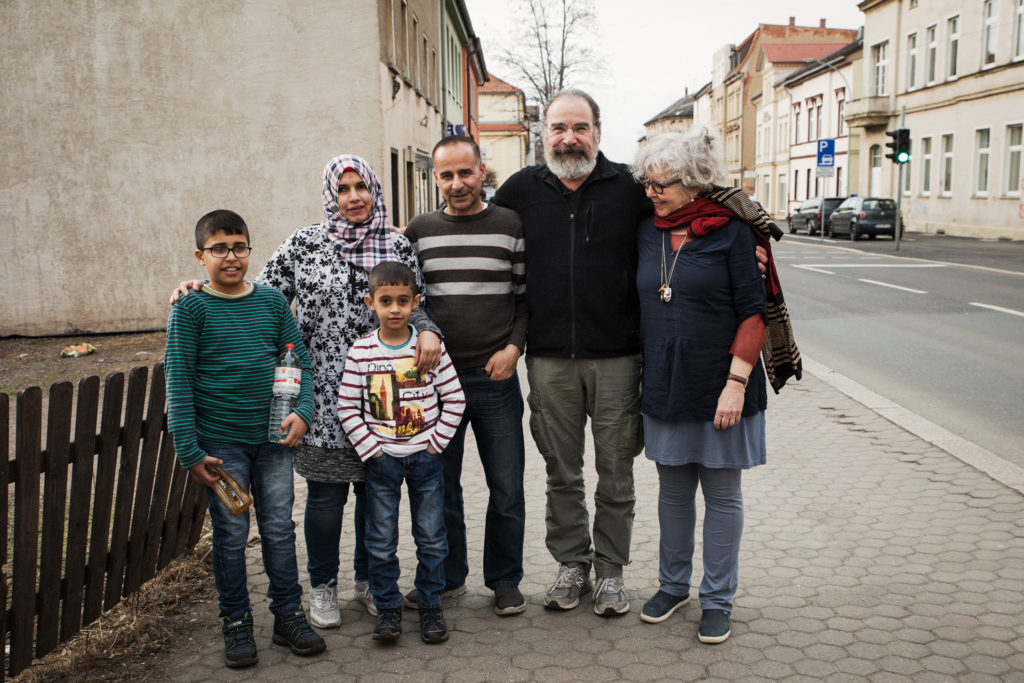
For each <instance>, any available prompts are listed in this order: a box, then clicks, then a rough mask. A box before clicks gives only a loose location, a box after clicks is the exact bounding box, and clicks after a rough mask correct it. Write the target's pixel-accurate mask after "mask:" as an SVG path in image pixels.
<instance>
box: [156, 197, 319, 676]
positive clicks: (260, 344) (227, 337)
mask: <svg viewBox="0 0 1024 683" xmlns="http://www.w3.org/2000/svg"><path fill="white" fill-rule="evenodd" d="M195 238H196V251H195V256H196V260H197V261H199V263H201V264H202V265H203V266H204V267H205V268H206V272H207V273H208V275H209V277H210V281H209V283H208V284H206V285H204V286H203V288H202V290H201V291H200V292H199V293H198V294H196V295H195V296H189V297H186V298H183V299H182V300H181V301H179V302H178V305H176V306H174V307H173V308H172V309H171V313H170V316H169V317H168V320H167V353H166V356H165V359H164V367H165V371H166V376H167V380H166V382H167V405H168V408H167V422H168V428H169V430H170V433H171V436H172V437H173V438H174V448H175V450H176V451H177V455H178V461H179V462H180V464H181V466H182V467H185V468H187V469H188V470H189V474H190V475H191V477H192V478H193V479H194V480H195V481H197V482H199V483H200V484H203V485H204V486H206V487H207V491H206V495H207V500H208V504H209V510H210V521H211V523H212V525H213V575H214V580H215V583H216V585H217V593H218V595H219V604H220V615H219V616H220V618H221V622H222V623H221V630H222V632H223V634H224V662H225V664H227V666H229V667H242V666H250V665H252V664H255V663H256V662H257V661H258V657H257V651H256V642H255V640H254V639H253V620H252V611H251V604H250V602H249V592H248V590H247V588H246V571H245V547H246V543H247V542H248V540H249V513H248V511H246V512H245V513H243V514H241V515H239V516H238V517H233V516H232V515H231V513H230V512H228V510H227V508H226V507H225V506H224V505H223V504H222V503H221V502H220V500H219V499H218V498H217V496H216V494H215V493H214V490H213V488H212V487H213V486H214V485H215V484H216V482H217V480H218V477H217V476H216V475H215V474H213V473H212V472H211V471H210V470H208V469H207V467H206V466H207V465H208V464H210V465H220V466H222V467H223V468H224V470H225V471H226V472H227V473H228V474H230V475H231V476H232V477H234V478H235V479H236V480H237V481H238V482H239V484H241V485H242V486H243V487H244V488H246V489H247V490H251V492H252V493H253V498H254V500H255V510H256V522H257V524H258V525H259V531H260V540H261V543H262V549H263V566H264V568H265V570H266V572H267V577H268V579H269V583H270V585H269V587H268V589H267V596H268V597H269V598H270V611H271V612H272V613H273V614H274V635H273V642H274V643H275V644H277V645H286V646H288V647H289V648H291V651H292V652H294V653H295V654H297V655H312V654H316V653H318V652H322V651H323V650H324V648H325V644H324V641H323V638H321V637H320V636H319V635H317V634H316V633H315V632H314V631H313V629H312V628H310V626H309V624H308V623H307V622H306V616H305V614H304V612H303V610H302V588H300V587H299V581H298V569H297V566H296V561H295V524H294V522H292V516H291V513H292V503H293V501H294V491H293V486H292V447H293V446H295V445H296V444H297V443H298V442H299V441H300V440H301V439H302V437H303V435H304V434H305V433H306V429H307V425H308V424H309V423H310V422H311V421H312V419H313V387H312V384H311V382H309V381H305V382H303V383H302V385H301V392H300V394H299V403H298V406H297V407H296V409H295V412H293V413H291V414H290V415H289V416H288V417H287V418H286V419H285V421H284V424H283V425H282V427H289V428H290V429H289V431H288V436H287V438H285V439H282V440H281V441H279V442H277V443H272V442H268V441H267V420H268V418H269V414H270V401H271V395H272V384H273V377H274V366H275V363H276V361H277V357H278V354H279V353H280V351H281V350H282V349H284V346H285V344H294V345H295V352H296V353H297V354H298V356H299V358H300V360H301V362H302V373H303V378H305V379H308V378H309V377H310V371H309V365H308V361H307V359H306V347H305V345H304V344H303V343H302V337H301V336H300V335H299V331H298V328H297V327H296V325H295V319H294V317H292V312H291V309H290V308H289V307H288V302H287V300H285V297H284V295H283V294H281V293H280V292H279V291H278V290H276V289H274V288H273V287H265V286H263V285H257V284H254V283H250V282H246V281H245V273H246V271H247V270H248V267H249V252H250V251H251V250H252V247H250V246H249V229H248V227H247V226H246V225H245V221H243V220H242V218H241V217H240V216H239V215H238V214H236V213H234V212H232V211H227V210H223V209H221V210H218V211H212V212H210V213H208V214H206V215H205V216H203V217H202V218H200V219H199V222H198V223H196V229H195Z"/></svg>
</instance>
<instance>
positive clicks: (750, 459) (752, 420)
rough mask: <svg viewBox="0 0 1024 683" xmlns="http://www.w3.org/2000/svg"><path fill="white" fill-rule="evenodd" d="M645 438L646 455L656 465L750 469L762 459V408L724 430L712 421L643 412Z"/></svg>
mask: <svg viewBox="0 0 1024 683" xmlns="http://www.w3.org/2000/svg"><path fill="white" fill-rule="evenodd" d="M644 441H645V446H644V448H645V451H646V453H647V458H648V459H649V460H653V461H654V462H656V463H658V464H659V465H689V464H692V463H696V464H698V465H703V466H704V467H710V468H712V469H732V470H736V469H739V470H746V469H750V468H751V467H755V466H757V465H763V464H764V463H765V458H766V450H767V447H766V445H765V437H764V411H761V412H759V413H757V414H755V415H751V416H749V417H743V418H740V421H739V422H738V423H736V424H735V425H733V426H732V427H730V428H729V429H724V430H723V429H715V423H714V422H702V421H697V420H683V421H679V422H668V421H665V420H659V419H657V418H655V417H651V416H650V415H644Z"/></svg>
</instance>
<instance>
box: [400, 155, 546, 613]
mask: <svg viewBox="0 0 1024 683" xmlns="http://www.w3.org/2000/svg"><path fill="white" fill-rule="evenodd" d="M433 157H434V180H435V182H436V183H437V186H438V188H439V189H440V191H441V194H442V195H443V196H444V198H445V202H446V205H445V206H444V208H442V209H439V210H437V211H434V212H432V213H429V214H423V215H421V216H417V217H416V218H414V219H413V220H412V221H411V222H410V223H409V226H408V227H407V228H406V230H405V236H406V237H407V238H408V239H409V241H410V242H411V243H412V245H413V248H414V249H416V251H417V254H418V256H419V260H420V268H421V269H422V271H423V277H424V280H425V282H426V288H427V305H426V311H427V315H428V316H430V318H431V320H433V321H434V322H435V323H436V324H437V325H438V326H439V327H440V328H441V330H442V332H443V333H444V336H445V345H446V347H447V349H448V352H449V353H450V354H451V357H452V361H453V362H454V363H455V368H456V369H457V370H458V375H459V382H460V383H461V384H462V389H463V391H464V392H465V394H466V413H465V418H464V419H463V421H462V424H461V425H460V426H459V429H458V431H457V432H456V433H455V436H454V437H453V438H452V441H451V443H450V444H449V445H448V446H447V448H445V449H444V452H443V453H442V454H441V463H442V466H443V468H444V484H445V501H444V521H445V526H446V528H447V534H448V557H447V558H446V559H445V565H444V568H445V592H444V595H445V596H446V597H451V596H455V595H460V594H462V593H463V592H465V590H466V586H465V583H466V576H467V575H468V573H469V564H468V561H467V553H466V523H465V518H464V512H463V499H462V486H461V484H460V481H459V480H460V478H461V476H462V456H463V447H464V443H465V438H466V427H467V425H470V424H471V425H472V426H473V434H474V436H475V437H476V444H477V450H478V451H479V453H480V461H481V464H482V465H483V469H484V475H485V477H486V480H487V486H488V489H489V500H488V504H487V519H486V527H485V530H484V558H483V560H484V567H483V574H484V585H486V586H487V587H488V588H490V589H491V590H493V591H494V611H495V613H496V614H498V615H499V616H507V615H512V614H518V613H520V612H523V611H524V610H525V609H526V601H525V599H524V598H523V595H522V593H520V592H519V582H520V581H521V580H522V578H523V534H524V528H525V520H526V505H525V502H524V497H523V469H524V461H525V450H524V442H523V426H522V420H523V397H522V393H521V392H520V389H519V377H518V376H517V374H516V363H517V361H518V360H519V356H520V355H521V354H522V352H523V349H524V348H525V346H526V320H527V308H526V251H525V242H524V240H523V227H522V223H520V221H519V216H518V215H517V214H516V213H515V212H514V211H510V210H509V209H505V208H502V207H499V206H495V205H493V204H487V203H485V202H484V201H483V199H482V191H483V179H484V173H485V171H486V169H485V166H484V164H483V163H482V160H481V157H480V148H479V147H478V146H477V144H476V142H475V141H474V140H473V139H472V138H470V137H466V136H462V135H452V136H449V137H446V138H444V139H442V140H441V141H440V142H438V143H437V145H436V146H435V147H434V151H433ZM416 604H417V595H416V594H415V592H413V593H410V594H409V595H407V596H406V599H405V605H406V606H407V607H412V608H415V607H416Z"/></svg>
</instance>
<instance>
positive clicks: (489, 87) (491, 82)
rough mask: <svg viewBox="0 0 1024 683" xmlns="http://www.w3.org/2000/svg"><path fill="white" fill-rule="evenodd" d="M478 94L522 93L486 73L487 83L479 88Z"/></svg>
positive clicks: (520, 90)
mask: <svg viewBox="0 0 1024 683" xmlns="http://www.w3.org/2000/svg"><path fill="white" fill-rule="evenodd" d="M480 92H522V89H521V88H517V87H516V86H514V85H512V84H511V83H508V82H506V81H503V80H501V79H500V78H498V77H497V76H495V75H494V74H492V73H491V72H490V71H488V72H487V82H486V83H484V84H483V85H482V86H480Z"/></svg>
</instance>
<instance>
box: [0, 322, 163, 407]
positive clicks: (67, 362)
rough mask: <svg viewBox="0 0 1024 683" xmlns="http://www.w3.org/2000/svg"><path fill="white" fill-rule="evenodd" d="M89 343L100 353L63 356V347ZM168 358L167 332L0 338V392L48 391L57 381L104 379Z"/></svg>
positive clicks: (13, 393) (75, 381) (12, 397)
mask: <svg viewBox="0 0 1024 683" xmlns="http://www.w3.org/2000/svg"><path fill="white" fill-rule="evenodd" d="M83 342H87V343H89V344H92V345H93V346H95V347H96V352H95V353H91V354H89V355H87V356H80V357H78V358H62V357H61V355H60V352H61V349H63V348H64V347H65V346H72V345H76V344H81V343H83ZM163 357H164V333H163V332H141V333H134V334H101V335H79V336H76V337H3V338H0V393H3V394H11V400H12V401H13V400H14V395H15V394H17V392H18V391H19V390H20V389H24V388H25V387H29V386H38V387H41V388H42V389H43V390H44V391H45V390H47V389H48V388H49V387H50V385H51V384H53V383H54V382H60V381H62V380H68V381H70V382H72V383H77V382H78V380H80V379H82V378H83V377H89V376H90V375H97V376H99V377H100V378H103V377H106V376H107V375H109V374H111V373H114V372H124V373H127V372H128V371H129V370H131V369H132V368H134V367H136V366H139V365H146V366H149V367H152V366H153V365H154V364H156V363H157V362H159V361H160V360H161V359H163Z"/></svg>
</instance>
